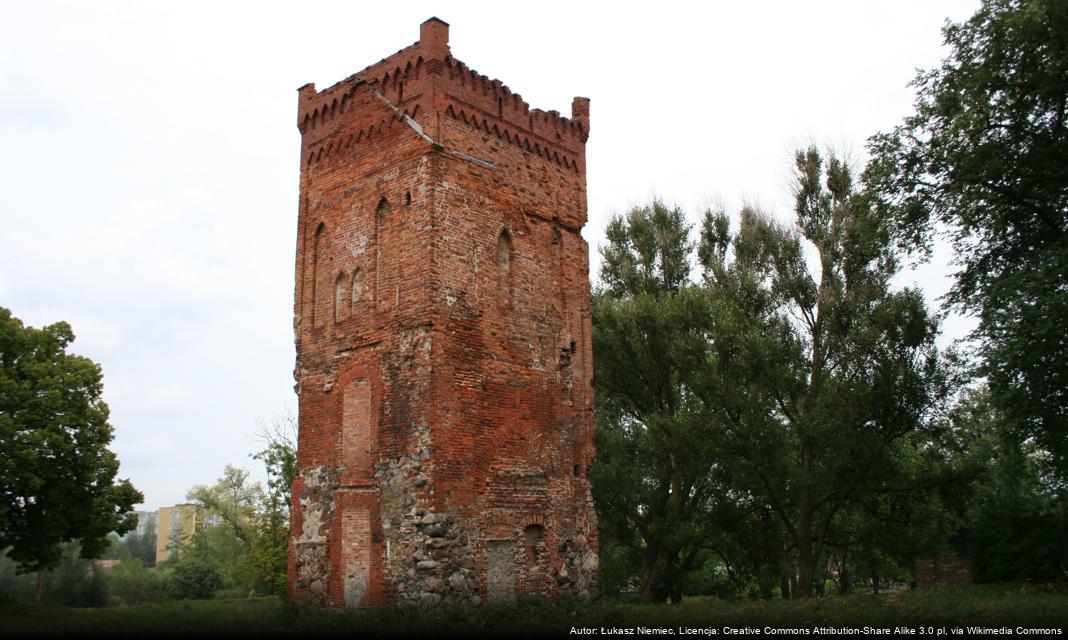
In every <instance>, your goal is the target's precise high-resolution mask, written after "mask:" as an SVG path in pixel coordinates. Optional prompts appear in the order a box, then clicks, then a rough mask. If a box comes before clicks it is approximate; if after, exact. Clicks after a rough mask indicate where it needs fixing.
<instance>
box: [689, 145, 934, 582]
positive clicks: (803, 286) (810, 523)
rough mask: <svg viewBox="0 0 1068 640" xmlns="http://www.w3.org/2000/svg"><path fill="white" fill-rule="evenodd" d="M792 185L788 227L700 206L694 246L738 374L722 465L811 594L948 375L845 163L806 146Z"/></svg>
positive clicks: (718, 350)
mask: <svg viewBox="0 0 1068 640" xmlns="http://www.w3.org/2000/svg"><path fill="white" fill-rule="evenodd" d="M795 186H796V207H795V212H796V218H795V223H794V225H792V226H790V227H786V226H783V225H780V224H779V223H777V222H775V221H774V220H772V219H771V218H769V217H768V216H765V215H763V214H761V213H759V212H756V211H753V210H749V209H747V210H745V211H743V212H742V216H741V223H740V228H739V229H738V231H737V232H735V233H732V232H731V229H730V224H729V220H728V219H727V217H726V215H724V214H722V213H719V214H716V213H709V214H707V215H706V217H705V220H704V222H703V225H702V231H701V241H700V245H699V247H698V254H699V258H700V262H701V264H702V267H703V276H704V280H705V283H706V285H707V287H708V290H709V292H710V294H711V297H712V299H713V300H715V301H716V307H717V308H718V309H719V312H718V313H717V321H716V323H715V326H714V329H715V330H714V332H713V334H712V343H713V356H714V357H713V359H712V360H710V362H711V363H712V365H713V366H714V367H716V368H718V369H719V370H720V374H719V375H717V376H716V377H715V379H716V380H717V381H718V382H719V383H720V384H722V385H725V386H727V388H733V391H732V392H731V393H726V394H724V393H721V394H719V395H718V402H720V403H721V406H722V407H723V410H724V414H725V415H726V416H727V418H728V419H729V422H730V424H731V427H730V428H729V429H728V430H727V431H726V434H727V437H726V438H725V439H724V449H723V450H724V452H725V454H726V455H725V457H724V458H723V460H722V461H721V466H722V469H723V472H724V473H725V474H726V477H727V478H728V482H729V483H730V485H731V486H732V487H733V488H734V490H735V491H736V492H738V493H740V494H742V495H749V496H752V497H753V499H754V500H756V501H757V502H759V503H761V504H764V505H766V506H767V507H768V508H770V509H771V510H772V511H773V512H774V513H775V515H776V516H777V518H778V519H779V521H780V522H781V524H782V526H783V528H784V529H785V530H786V534H787V539H788V541H789V545H790V547H791V549H792V551H793V552H794V553H796V557H797V563H798V576H797V593H798V595H800V596H802V597H805V596H810V595H812V587H813V580H814V578H815V577H816V572H817V567H818V566H820V560H821V558H822V557H823V556H824V552H825V550H826V546H827V544H828V542H829V540H831V538H832V536H833V534H834V532H835V530H836V526H837V525H838V524H839V523H840V522H841V520H842V518H843V517H844V516H845V515H846V514H847V513H848V512H849V511H850V510H855V509H858V508H860V507H862V506H865V505H867V506H868V507H870V508H871V509H873V510H874V509H875V507H876V506H877V504H876V503H877V501H878V498H879V496H880V495H885V494H887V493H889V492H898V491H901V481H902V478H903V474H902V471H901V467H900V465H899V460H900V456H901V452H900V448H901V447H902V446H905V445H906V444H907V442H905V440H906V438H908V437H909V436H911V435H913V434H916V433H918V432H919V431H920V428H921V426H922V425H923V424H924V422H925V417H926V413H927V412H928V411H929V410H930V409H931V408H932V406H933V404H934V402H935V400H936V399H937V398H938V397H939V395H940V383H941V380H942V374H941V369H940V367H939V364H938V363H939V359H938V356H937V351H936V349H935V345H934V338H935V334H936V329H937V325H936V322H935V321H934V320H933V319H932V318H931V317H930V316H929V315H928V313H927V311H926V309H925V307H924V301H923V296H922V294H921V292H920V291H917V290H915V289H904V290H893V289H892V288H891V286H890V282H891V278H892V277H893V275H894V273H895V269H896V263H895V260H894V256H893V251H892V247H891V245H890V242H889V237H888V234H887V233H886V229H885V228H884V226H883V225H882V223H881V222H880V220H879V218H878V217H877V216H874V215H872V212H871V210H870V209H869V207H868V206H867V202H866V200H865V198H864V197H863V195H862V194H858V193H857V192H856V191H855V190H854V186H853V179H852V175H851V172H850V169H849V168H848V166H847V165H846V164H844V163H843V162H841V161H840V160H838V159H837V158H834V157H831V158H829V160H825V159H824V158H823V157H821V155H820V154H819V153H818V152H817V151H816V150H815V149H812V148H810V149H807V150H804V151H800V152H798V153H797V156H796V183H795ZM873 514H874V515H877V514H878V512H877V511H873Z"/></svg>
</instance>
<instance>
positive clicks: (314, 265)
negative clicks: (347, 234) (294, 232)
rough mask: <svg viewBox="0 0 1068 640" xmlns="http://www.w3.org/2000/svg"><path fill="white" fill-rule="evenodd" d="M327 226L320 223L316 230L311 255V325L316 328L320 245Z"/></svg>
mask: <svg viewBox="0 0 1068 640" xmlns="http://www.w3.org/2000/svg"><path fill="white" fill-rule="evenodd" d="M325 230H326V224H325V223H322V222H320V223H319V226H318V227H316V228H315V236H314V238H313V239H312V255H311V324H312V326H313V327H314V326H315V322H316V320H317V318H318V307H319V245H320V244H321V243H322V238H323V233H324V232H325Z"/></svg>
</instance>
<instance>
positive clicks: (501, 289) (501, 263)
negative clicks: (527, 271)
mask: <svg viewBox="0 0 1068 640" xmlns="http://www.w3.org/2000/svg"><path fill="white" fill-rule="evenodd" d="M497 302H498V304H500V305H501V306H507V305H509V304H511V302H512V236H511V235H509V234H508V230H507V229H504V230H503V231H501V235H500V236H499V237H498V238H497Z"/></svg>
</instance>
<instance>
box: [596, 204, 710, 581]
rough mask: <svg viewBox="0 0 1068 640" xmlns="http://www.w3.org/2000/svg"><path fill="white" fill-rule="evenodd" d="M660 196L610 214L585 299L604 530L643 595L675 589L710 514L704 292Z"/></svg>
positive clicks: (678, 216) (688, 247)
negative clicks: (589, 301)
mask: <svg viewBox="0 0 1068 640" xmlns="http://www.w3.org/2000/svg"><path fill="white" fill-rule="evenodd" d="M688 233H689V226H688V225H687V224H686V222H685V219H684V217H683V214H682V212H681V211H680V210H679V209H670V208H668V207H666V206H664V205H663V204H662V203H660V202H654V203H653V204H652V205H651V206H648V207H643V208H638V209H634V210H633V211H631V212H630V213H628V214H627V215H626V216H621V217H617V218H615V219H613V220H612V221H611V222H610V223H609V225H608V229H607V238H608V242H607V244H606V245H605V246H603V247H602V249H601V252H602V255H603V257H604V262H603V267H602V273H601V283H600V286H599V287H598V288H597V291H596V293H595V295H594V300H593V349H594V359H595V363H594V368H595V371H596V372H597V374H596V376H595V379H594V385H595V388H596V391H597V394H598V395H597V436H596V437H597V447H598V457H597V461H596V464H595V465H594V467H593V469H592V470H591V481H592V482H593V488H594V499H595V501H596V503H597V506H598V512H599V517H600V522H601V532H602V536H603V537H605V538H606V542H607V543H608V544H609V545H616V546H617V547H618V548H622V549H626V550H629V553H622V554H618V553H613V554H610V555H612V556H613V557H616V556H620V557H629V558H635V559H636V560H637V562H638V563H639V566H638V567H637V568H636V569H637V571H638V573H639V575H640V583H639V593H640V595H641V597H642V598H643V599H645V600H663V599H664V598H665V597H667V596H668V595H671V596H672V598H673V599H678V598H680V597H681V592H680V586H681V576H682V575H683V574H684V573H685V572H686V571H687V570H688V569H689V568H690V567H691V566H692V564H693V563H694V562H695V560H696V559H697V556H698V551H699V550H700V546H701V543H702V540H703V539H704V538H705V537H706V535H707V533H708V529H709V527H710V525H711V524H712V522H713V518H712V517H711V515H710V510H711V509H712V507H713V505H714V500H713V497H714V495H715V494H716V492H717V487H716V479H715V476H714V474H713V466H714V464H715V460H716V458H717V456H716V453H715V441H716V440H715V436H714V433H713V431H714V429H715V422H714V420H712V417H711V416H710V415H708V406H707V404H706V403H705V402H704V399H703V398H702V397H701V396H700V395H699V394H698V393H697V389H699V388H702V387H704V386H705V383H704V382H702V381H701V379H700V378H701V376H703V375H704V374H705V371H706V367H705V361H706V358H707V351H708V337H707V330H706V329H707V324H708V315H709V311H708V308H707V296H705V295H704V293H703V292H702V291H701V290H700V289H699V288H697V287H695V286H693V285H692V283H690V282H689V280H688V276H689V272H690V266H689V260H690V257H691V252H692V247H693V244H692V242H691V241H690V240H689V239H688Z"/></svg>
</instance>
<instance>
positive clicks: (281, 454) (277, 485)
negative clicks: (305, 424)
mask: <svg viewBox="0 0 1068 640" xmlns="http://www.w3.org/2000/svg"><path fill="white" fill-rule="evenodd" d="M296 439H297V424H296V420H295V419H294V418H293V416H292V415H289V414H286V415H283V416H279V417H276V418H275V419H274V421H272V423H271V424H270V425H269V426H268V425H263V426H262V427H261V429H260V440H261V442H262V443H263V445H264V448H263V449H262V450H261V451H260V452H258V453H256V454H255V455H253V456H252V457H253V458H254V459H256V460H260V461H261V462H263V465H264V467H265V468H266V471H267V500H266V502H265V503H264V504H263V506H262V508H261V509H260V512H259V513H258V514H257V518H256V525H255V536H254V539H253V540H252V543H251V546H250V548H249V552H248V556H247V559H246V567H247V573H248V576H249V580H250V581H251V582H252V584H253V586H254V588H255V589H256V590H257V591H259V592H260V593H267V594H271V593H285V585H286V571H287V569H288V562H287V561H288V556H287V554H288V545H289V501H290V492H291V491H292V485H293V476H294V475H295V474H296V469H297V442H296Z"/></svg>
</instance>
